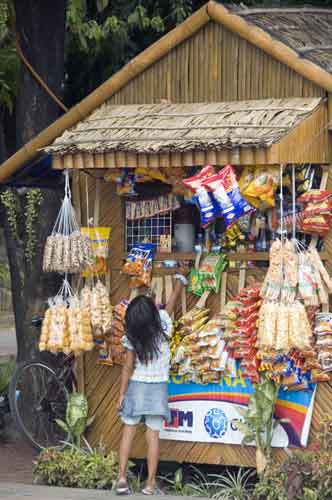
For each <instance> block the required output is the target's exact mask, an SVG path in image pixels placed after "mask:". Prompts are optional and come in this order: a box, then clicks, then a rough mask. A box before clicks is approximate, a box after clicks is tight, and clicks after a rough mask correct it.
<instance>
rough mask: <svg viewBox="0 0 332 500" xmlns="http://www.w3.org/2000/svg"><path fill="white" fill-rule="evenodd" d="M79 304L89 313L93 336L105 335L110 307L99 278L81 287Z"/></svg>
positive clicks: (109, 327)
mask: <svg viewBox="0 0 332 500" xmlns="http://www.w3.org/2000/svg"><path fill="white" fill-rule="evenodd" d="M80 305H81V308H82V309H84V310H86V311H88V312H89V314H90V319H91V325H92V328H93V331H94V336H95V338H96V337H104V336H105V335H107V333H108V332H109V331H110V329H111V323H112V307H111V303H110V300H109V294H108V291H107V288H106V287H105V285H104V284H103V283H102V282H101V281H100V280H98V281H97V283H96V284H94V285H92V286H89V285H85V286H84V287H83V288H82V290H81V293H80Z"/></svg>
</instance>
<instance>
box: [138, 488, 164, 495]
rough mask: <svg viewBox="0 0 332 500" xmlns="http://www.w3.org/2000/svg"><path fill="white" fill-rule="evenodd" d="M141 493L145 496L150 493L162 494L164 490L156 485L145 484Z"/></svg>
mask: <svg viewBox="0 0 332 500" xmlns="http://www.w3.org/2000/svg"><path fill="white" fill-rule="evenodd" d="M142 493H143V495H146V496H152V495H164V492H163V491H162V490H161V489H160V488H157V487H154V488H153V487H152V486H146V487H145V488H143V489H142Z"/></svg>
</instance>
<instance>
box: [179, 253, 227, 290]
mask: <svg viewBox="0 0 332 500" xmlns="http://www.w3.org/2000/svg"><path fill="white" fill-rule="evenodd" d="M227 264H228V262H227V257H226V255H225V254H219V253H214V252H211V253H210V254H208V255H207V256H206V257H204V259H203V261H202V263H201V265H200V267H199V269H192V271H191V273H190V276H189V287H188V290H189V292H191V293H193V294H194V295H198V296H199V297H201V296H202V295H203V293H204V292H206V291H211V292H215V293H218V291H219V289H220V282H221V273H222V272H223V271H224V270H225V269H226V267H227Z"/></svg>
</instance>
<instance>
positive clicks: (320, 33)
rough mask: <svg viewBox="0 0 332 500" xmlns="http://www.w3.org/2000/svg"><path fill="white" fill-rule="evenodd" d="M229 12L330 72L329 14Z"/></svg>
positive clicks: (313, 11)
mask: <svg viewBox="0 0 332 500" xmlns="http://www.w3.org/2000/svg"><path fill="white" fill-rule="evenodd" d="M232 11H233V12H235V13H236V14H237V15H239V16H241V17H242V18H244V19H245V20H246V21H247V22H249V23H252V24H254V25H256V26H258V27H260V28H262V29H263V30H264V31H266V32H268V33H269V34H270V35H271V36H272V37H273V38H275V39H277V40H280V41H281V42H283V43H284V44H285V45H287V46H288V47H290V48H292V49H294V50H295V51H296V52H297V53H298V54H299V55H300V56H301V57H303V58H304V59H308V60H310V61H312V62H313V63H315V64H317V65H318V66H320V67H321V68H323V69H325V70H326V71H328V72H329V73H331V72H332V10H331V9H321V8H320V9H319V8H289V9H287V8H284V9H281V8H277V9H266V8H264V9H246V8H243V7H242V8H236V7H235V8H234V7H233V8H232Z"/></svg>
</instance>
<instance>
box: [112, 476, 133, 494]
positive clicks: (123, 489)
mask: <svg viewBox="0 0 332 500" xmlns="http://www.w3.org/2000/svg"><path fill="white" fill-rule="evenodd" d="M115 492H116V494H117V495H129V493H130V490H129V486H128V483H127V481H126V480H125V479H120V480H119V481H118V482H117V483H116V486H115Z"/></svg>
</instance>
